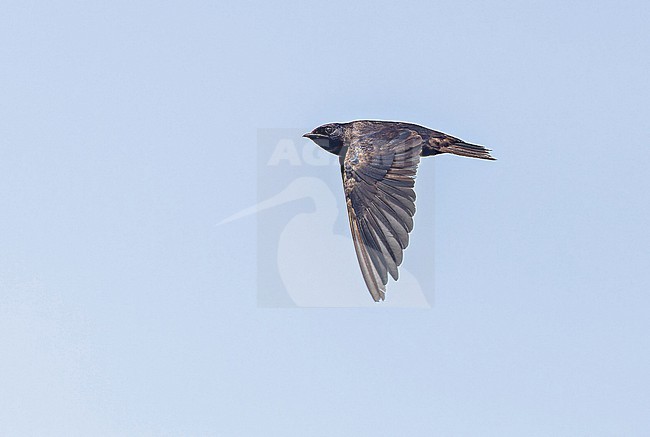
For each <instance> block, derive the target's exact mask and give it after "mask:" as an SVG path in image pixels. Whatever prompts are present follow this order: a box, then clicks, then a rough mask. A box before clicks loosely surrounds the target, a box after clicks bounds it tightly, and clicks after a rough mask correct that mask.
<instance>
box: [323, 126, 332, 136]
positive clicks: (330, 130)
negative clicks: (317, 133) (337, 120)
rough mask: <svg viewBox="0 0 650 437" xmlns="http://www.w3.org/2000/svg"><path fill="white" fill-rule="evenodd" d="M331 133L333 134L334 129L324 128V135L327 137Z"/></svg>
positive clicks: (330, 127)
mask: <svg viewBox="0 0 650 437" xmlns="http://www.w3.org/2000/svg"><path fill="white" fill-rule="evenodd" d="M332 132H334V128H333V127H332V126H326V127H325V133H326V134H327V135H329V134H331V133H332Z"/></svg>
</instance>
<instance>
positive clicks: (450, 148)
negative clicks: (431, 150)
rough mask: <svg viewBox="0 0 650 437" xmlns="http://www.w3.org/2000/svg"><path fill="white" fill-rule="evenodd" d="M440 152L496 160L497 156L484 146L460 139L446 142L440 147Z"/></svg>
mask: <svg viewBox="0 0 650 437" xmlns="http://www.w3.org/2000/svg"><path fill="white" fill-rule="evenodd" d="M440 152H442V153H453V154H454V155H459V156H468V157H470V158H480V159H490V160H493V161H494V160H496V158H494V157H492V155H490V152H491V150H490V149H486V148H485V147H483V146H479V145H478V144H470V143H466V142H464V141H461V140H458V141H456V142H453V143H451V144H445V145H444V146H442V147H440Z"/></svg>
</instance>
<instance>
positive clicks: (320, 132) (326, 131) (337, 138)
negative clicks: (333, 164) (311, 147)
mask: <svg viewBox="0 0 650 437" xmlns="http://www.w3.org/2000/svg"><path fill="white" fill-rule="evenodd" d="M343 134H344V132H343V125H342V124H340V123H328V124H324V125H322V126H318V127H317V128H316V129H314V130H313V131H311V132H309V133H306V134H304V135H303V137H305V138H309V139H310V140H312V141H313V142H315V143H316V144H318V145H319V146H320V147H322V148H323V149H325V150H327V151H328V152H330V153H333V154H335V155H338V154H339V152H340V151H341V148H342V147H343V136H344V135H343Z"/></svg>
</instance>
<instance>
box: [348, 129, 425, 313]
mask: <svg viewBox="0 0 650 437" xmlns="http://www.w3.org/2000/svg"><path fill="white" fill-rule="evenodd" d="M422 142H423V140H422V138H421V137H420V136H419V135H418V134H417V132H415V131H412V130H410V129H394V128H388V129H383V130H381V131H378V132H374V133H371V134H368V135H361V136H358V137H357V138H355V139H353V140H352V141H351V143H350V145H349V147H348V150H347V152H346V154H345V157H344V159H343V160H342V165H341V172H342V174H343V187H344V191H345V198H346V203H347V208H348V217H349V219H350V229H351V230H352V239H353V240H354V248H355V250H356V253H357V259H358V260H359V265H360V266H361V272H362V274H363V279H364V280H365V282H366V285H367V286H368V290H370V294H371V295H372V298H373V299H374V300H375V301H379V300H384V298H385V295H386V283H387V282H388V273H390V275H391V276H392V277H393V279H395V280H396V279H397V278H398V272H397V267H398V266H399V265H400V264H401V263H402V254H403V251H404V249H405V248H406V246H408V243H409V232H411V230H412V229H413V215H414V214H415V191H414V190H413V187H414V185H415V173H416V171H417V167H418V164H419V162H420V152H421V150H422Z"/></svg>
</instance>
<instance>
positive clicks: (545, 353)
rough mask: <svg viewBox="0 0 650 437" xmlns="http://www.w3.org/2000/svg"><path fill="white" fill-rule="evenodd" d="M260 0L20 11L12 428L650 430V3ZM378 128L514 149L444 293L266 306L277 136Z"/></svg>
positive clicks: (5, 349) (1, 128)
mask: <svg viewBox="0 0 650 437" xmlns="http://www.w3.org/2000/svg"><path fill="white" fill-rule="evenodd" d="M231 3H232V4H231V5H227V3H226V2H216V1H214V2H189V3H188V2H134V1H115V2H92V3H88V2H72V1H60V2H45V1H42V2H33V1H17V0H15V1H14V0H9V1H7V0H5V1H2V2H1V3H0V208H1V210H0V435H7V436H22V435H39V436H48V435H53V436H59V435H60V436H70V435H79V436H88V435H97V436H103V435H107V436H112V435H117V436H147V435H150V436H158V435H169V436H205V435H214V436H294V435H295V436H348V435H350V436H373V437H377V436H397V435H408V436H505V435H512V436H522V435H525V436H550V435H552V436H647V435H649V434H650V376H649V375H650V335H649V332H650V268H649V266H650V256H649V249H650V231H649V230H648V222H649V219H648V216H649V215H650V207H649V198H650V183H649V182H648V162H649V161H650V146H649V141H650V104H649V102H650V80H649V79H648V77H649V71H650V56H648V54H649V53H650V30H649V29H650V27H649V26H648V23H649V22H650V6H649V3H648V2H645V1H638V2H613V1H611V2H602V1H600V2H587V1H583V2H566V1H561V2H496V1H486V2H479V1H477V2H459V1H448V2H421V3H404V2H393V3H391V4H386V5H382V4H381V3H378V2H351V1H345V2H336V1H333V2H328V3H321V4H305V3H304V2H301V1H295V2H281V3H273V2H270V3H267V2H237V3H236V4H235V2H231ZM358 118H379V119H399V120H407V121H412V122H416V123H420V124H423V125H426V126H429V127H432V128H437V129H440V130H443V131H446V132H449V133H451V134H454V135H456V136H459V137H461V138H464V139H466V140H468V141H474V142H478V143H481V144H485V145H487V146H489V147H491V148H492V149H493V150H494V155H495V156H496V157H498V158H499V160H498V161H496V162H480V161H472V160H468V159H462V158H456V157H440V158H435V159H431V158H427V160H425V161H423V163H422V167H421V171H420V177H419V179H418V195H419V198H418V201H419V202H420V203H422V204H423V206H422V207H424V204H427V205H432V204H434V203H435V223H434V221H433V220H430V216H429V219H428V220H429V221H428V222H427V220H425V219H424V218H423V219H421V220H419V217H416V231H417V230H420V232H422V233H423V232H425V231H427V230H430V231H431V232H435V243H436V244H435V247H434V248H433V252H434V256H431V248H429V249H428V250H423V248H420V249H418V248H417V247H411V248H410V249H412V250H407V252H406V257H407V260H408V259H414V260H415V259H423V258H424V257H431V264H432V266H431V268H432V269H434V270H435V287H436V289H435V302H434V303H433V306H432V308H431V309H428V310H422V309H419V310H414V309H391V310H382V309H381V308H370V309H354V308H351V309H274V308H258V306H257V290H258V287H263V286H264V284H258V283H257V281H256V271H257V246H258V239H257V235H256V232H255V229H256V221H255V218H253V217H251V218H248V219H244V220H240V221H238V222H234V223H232V224H231V225H230V226H228V227H220V226H215V224H216V223H217V222H219V221H220V220H221V219H223V218H224V217H226V216H228V215H230V214H232V213H233V212H235V211H237V210H240V209H242V208H245V207H247V206H250V205H251V204H254V203H255V202H256V200H257V170H256V167H255V165H254V163H255V162H256V156H257V129H259V128H302V127H315V126H317V125H319V124H322V123H325V122H331V121H347V120H351V119H358ZM434 168H435V176H434V170H433V169H434ZM426 169H428V170H427V171H423V170H426ZM331 177H332V180H336V178H338V177H339V176H338V174H336V171H334V173H332V175H331ZM434 179H435V185H434V183H433V182H434ZM426 181H428V182H426ZM425 193H426V196H425ZM339 200H340V202H341V205H342V202H343V201H342V199H339ZM425 200H426V201H425ZM418 207H419V208H420V209H419V212H421V213H422V214H423V217H426V215H425V214H424V213H423V212H422V209H421V207H420V205H419V206H418ZM430 211H432V209H431V210H430ZM418 220H419V221H418ZM434 261H435V262H434ZM389 297H390V294H389Z"/></svg>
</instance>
